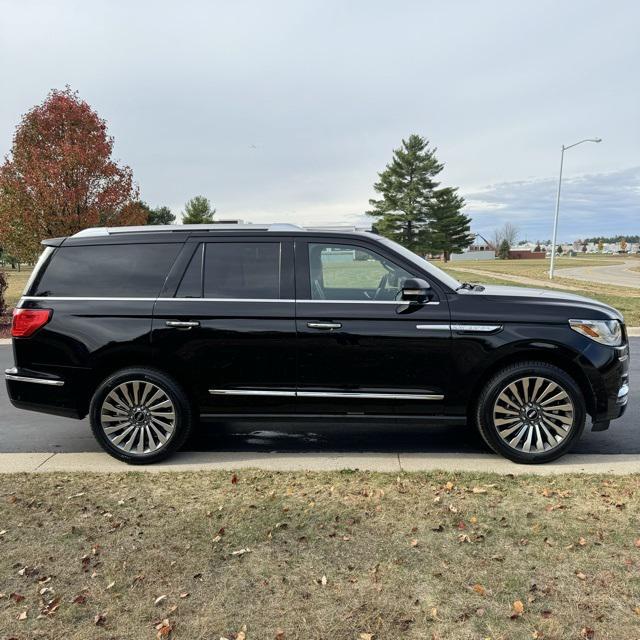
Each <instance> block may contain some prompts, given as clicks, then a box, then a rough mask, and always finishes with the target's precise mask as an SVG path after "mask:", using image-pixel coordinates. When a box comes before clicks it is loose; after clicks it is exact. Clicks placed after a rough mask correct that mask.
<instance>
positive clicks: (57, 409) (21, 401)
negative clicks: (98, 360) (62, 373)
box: [5, 367, 86, 418]
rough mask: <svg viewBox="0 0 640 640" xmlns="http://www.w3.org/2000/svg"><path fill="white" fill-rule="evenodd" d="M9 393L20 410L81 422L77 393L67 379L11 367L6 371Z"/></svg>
mask: <svg viewBox="0 0 640 640" xmlns="http://www.w3.org/2000/svg"><path fill="white" fill-rule="evenodd" d="M5 381H6V384H7V393H8V395H9V400H11V404H12V405H13V406H14V407H17V408H18V409H26V410H28V411H39V412H41V413H50V414H53V415H56V416H64V417H67V418H82V417H84V414H85V413H86V412H83V411H82V410H81V408H80V407H79V406H78V393H76V391H77V390H76V389H75V388H74V387H75V385H74V384H73V383H72V382H71V381H70V380H68V379H64V378H61V377H59V376H54V375H51V374H48V373H43V372H41V371H32V370H31V369H18V368H17V367H12V368H11V369H7V370H6V371H5Z"/></svg>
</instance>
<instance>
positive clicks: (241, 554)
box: [231, 547, 251, 556]
mask: <svg viewBox="0 0 640 640" xmlns="http://www.w3.org/2000/svg"><path fill="white" fill-rule="evenodd" d="M250 551H251V549H249V547H246V548H244V549H238V550H237V551H232V552H231V555H232V556H243V555H244V554H245V553H249V552H250Z"/></svg>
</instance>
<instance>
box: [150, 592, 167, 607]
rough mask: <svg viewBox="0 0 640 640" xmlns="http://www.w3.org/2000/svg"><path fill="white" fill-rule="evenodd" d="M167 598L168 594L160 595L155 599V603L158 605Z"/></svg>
mask: <svg viewBox="0 0 640 640" xmlns="http://www.w3.org/2000/svg"><path fill="white" fill-rule="evenodd" d="M166 599H167V596H166V595H161V596H158V597H157V598H156V599H155V600H154V601H153V604H154V605H155V606H156V607H157V606H158V605H159V604H162V603H163V602H164V601H165V600H166Z"/></svg>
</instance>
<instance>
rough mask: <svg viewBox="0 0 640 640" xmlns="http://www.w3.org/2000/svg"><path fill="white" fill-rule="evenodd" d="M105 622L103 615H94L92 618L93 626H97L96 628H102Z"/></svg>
mask: <svg viewBox="0 0 640 640" xmlns="http://www.w3.org/2000/svg"><path fill="white" fill-rule="evenodd" d="M106 622H107V618H106V616H105V615H104V613H96V615H95V617H94V618H93V624H95V625H97V626H98V627H103V626H104V625H105V624H106Z"/></svg>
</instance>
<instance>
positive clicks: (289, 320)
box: [152, 234, 296, 416]
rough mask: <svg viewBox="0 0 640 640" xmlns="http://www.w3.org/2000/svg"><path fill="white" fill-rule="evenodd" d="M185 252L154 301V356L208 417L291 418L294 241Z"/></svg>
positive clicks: (231, 243) (242, 242)
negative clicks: (287, 415) (256, 416)
mask: <svg viewBox="0 0 640 640" xmlns="http://www.w3.org/2000/svg"><path fill="white" fill-rule="evenodd" d="M186 247H187V248H186V250H185V252H184V253H183V255H181V257H180V259H179V260H178V262H177V263H176V266H175V268H174V270H173V271H172V273H171V274H170V277H169V279H168V281H167V284H166V287H165V290H164V292H163V294H162V296H161V297H160V298H159V299H158V300H157V302H156V306H155V310H154V318H153V331H152V343H153V347H154V354H155V357H156V358H157V359H158V361H159V362H162V363H164V364H165V365H166V366H167V367H168V368H170V369H171V370H174V371H176V372H177V373H178V375H179V379H180V380H181V382H183V384H186V385H188V386H189V388H190V389H191V390H192V392H193V393H194V395H195V397H196V398H197V400H198V404H199V408H200V411H201V413H202V414H204V415H205V416H206V415H226V414H238V413H242V414H248V415H251V414H256V415H261V414H279V413H291V412H293V411H294V410H295V384H296V381H295V357H296V353H295V337H296V329H295V317H294V314H295V303H294V300H293V297H294V273H293V244H292V242H291V241H289V240H285V239H281V238H278V237H275V238H274V237H273V236H268V237H267V236H247V235H244V234H243V235H242V237H238V236H228V237H218V238H213V239H209V238H194V239H191V240H190V241H189V242H188V243H187V245H186Z"/></svg>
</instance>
